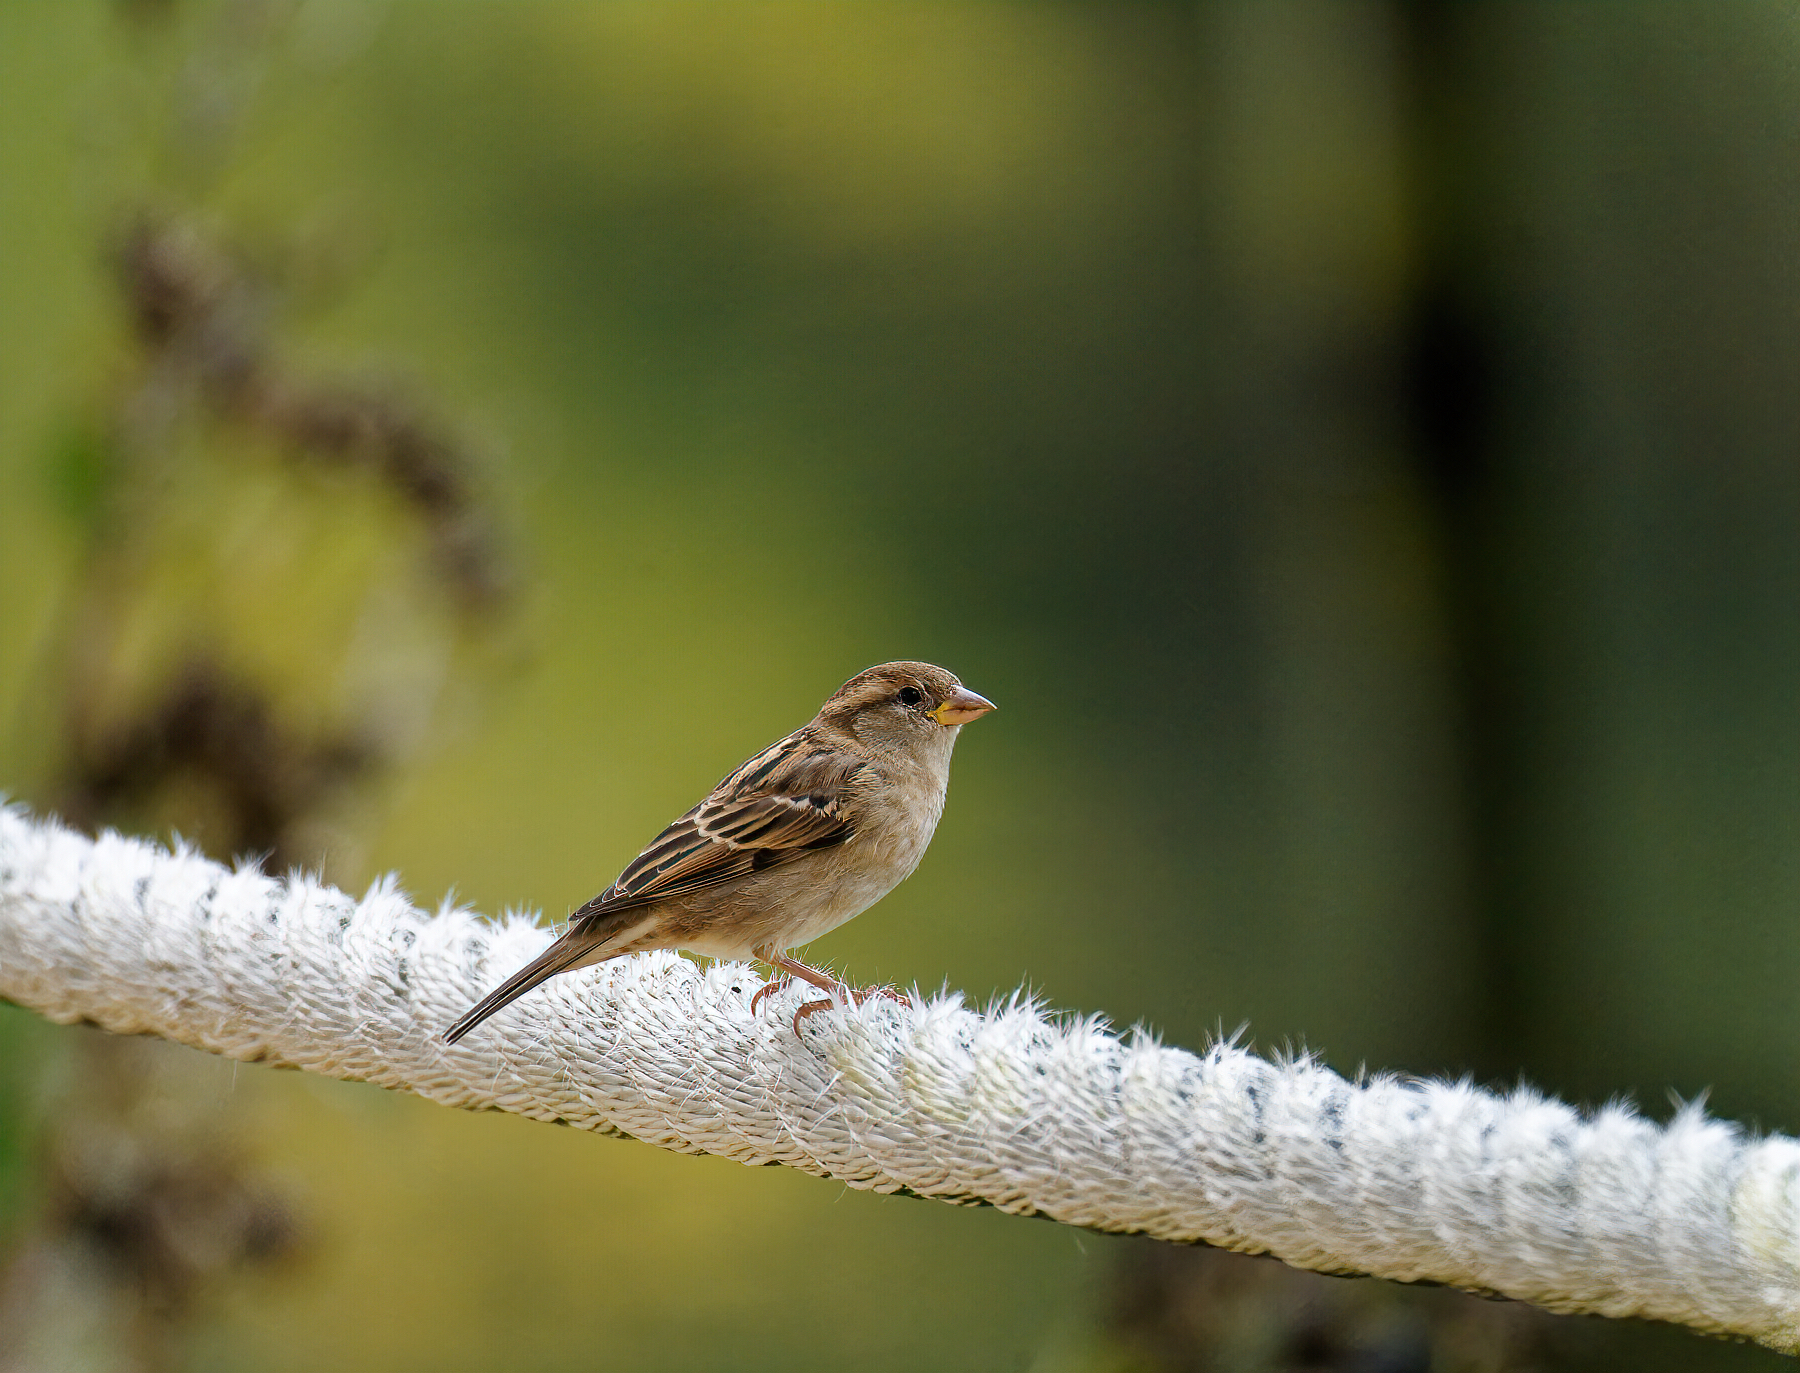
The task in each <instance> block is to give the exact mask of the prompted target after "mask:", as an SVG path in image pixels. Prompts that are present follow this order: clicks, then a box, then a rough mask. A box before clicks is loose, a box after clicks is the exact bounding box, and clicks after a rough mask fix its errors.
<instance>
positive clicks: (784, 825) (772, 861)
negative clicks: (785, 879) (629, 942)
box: [570, 735, 865, 920]
mask: <svg viewBox="0 0 1800 1373" xmlns="http://www.w3.org/2000/svg"><path fill="white" fill-rule="evenodd" d="M864 766H865V764H864V763H863V762H862V760H861V759H858V758H853V757H851V756H850V755H848V754H845V753H841V752H837V751H836V750H832V749H828V748H821V747H820V746H819V745H818V744H816V743H813V742H810V741H808V740H806V739H805V738H804V737H803V736H801V735H790V736H789V737H788V738H786V739H783V740H782V741H781V742H780V743H777V744H773V745H771V746H770V747H769V748H766V749H764V750H763V751H762V752H761V753H759V754H757V755H756V757H754V758H752V759H751V760H750V761H749V762H747V763H745V764H744V765H743V766H742V767H740V768H739V769H738V770H737V771H736V772H734V773H732V774H731V776H729V777H727V778H726V779H725V780H724V781H723V782H721V783H719V785H718V786H717V787H715V788H714V789H713V792H712V795H710V796H708V797H707V798H706V800H704V801H702V802H701V803H700V804H699V805H697V806H695V807H694V809H692V810H691V811H689V812H688V813H687V814H686V815H684V816H682V817H681V818H680V819H679V820H677V821H676V822H675V823H674V824H672V825H670V826H669V827H668V828H667V829H666V830H664V831H663V832H662V833H661V834H659V835H657V836H656V839H655V840H654V841H653V842H652V843H651V844H650V846H649V847H648V848H646V849H645V850H644V851H643V852H642V853H640V854H639V855H638V856H637V857H636V858H634V859H633V860H632V861H631V863H630V865H629V866H627V867H626V869H625V871H624V872H622V873H620V874H619V878H618V880H617V881H616V882H614V883H613V884H612V886H610V887H608V888H607V889H606V890H605V891H603V892H601V893H600V895H598V896H596V897H595V898H594V899H593V900H592V901H590V902H588V903H587V905H585V906H583V907H582V908H581V909H580V910H578V911H576V912H575V913H574V914H573V915H572V916H570V919H571V920H580V919H583V918H584V917H588V916H596V915H603V914H604V915H611V914H613V913H615V912H618V911H622V910H628V909H631V908H633V907H637V906H646V905H649V904H650V903H651V902H653V901H661V900H664V899H666V898H668V897H672V896H682V895H685V894H687V893H689V892H695V891H700V890H703V889H704V888H707V887H715V886H718V885H719V884H720V883H721V882H729V881H731V880H732V879H733V878H737V877H745V876H748V875H749V874H751V873H753V872H763V871H766V870H767V869H769V868H772V867H775V866H776V865H778V864H780V863H785V862H788V861H790V860H791V859H794V858H798V857H800V856H801V855H802V854H804V853H808V852H810V851H812V850H814V849H826V848H830V847H832V846H833V845H835V844H841V843H843V842H844V841H845V840H846V839H848V838H849V837H850V836H851V834H852V833H854V829H853V827H852V825H851V822H850V820H849V818H848V816H847V815H846V813H845V799H846V790H847V788H848V787H849V786H850V784H851V783H852V782H853V781H854V780H855V778H856V775H857V774H858V773H859V772H860V771H862V769H863V767H864Z"/></svg>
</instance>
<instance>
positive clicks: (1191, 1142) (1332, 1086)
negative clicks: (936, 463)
mask: <svg viewBox="0 0 1800 1373" xmlns="http://www.w3.org/2000/svg"><path fill="white" fill-rule="evenodd" d="M548 938H549V936H548V934H547V932H545V931H543V930H541V929H539V928H537V927H535V926H534V925H532V924H531V923H529V922H528V921H526V920H524V919H522V918H518V917H513V918H510V919H508V920H506V921H505V922H503V923H501V924H499V925H490V924H486V923H483V922H481V921H478V920H476V919H475V918H473V917H472V916H471V915H469V914H468V913H466V912H464V911H460V910H445V911H442V912H440V913H439V914H438V915H437V916H435V917H433V916H429V915H426V914H424V913H422V912H421V911H419V910H417V909H416V908H414V907H413V906H412V905H411V903H410V902H408V901H407V900H406V899H405V897H403V896H402V895H400V894H399V893H398V892H397V891H396V890H395V889H394V888H393V886H392V885H391V884H386V883H384V884H378V885H377V886H376V887H374V888H373V889H372V890H371V891H370V892H369V894H368V895H367V896H365V897H364V898H363V899H362V900H361V901H357V900H355V899H353V898H352V897H349V896H346V895H344V894H343V893H342V892H339V891H337V890H335V889H333V888H331V887H327V886H325V885H323V884H322V883H319V882H316V881H312V880H309V879H307V878H305V877H293V878H290V879H288V880H287V881H285V882H284V881H276V880H273V879H271V878H268V877H265V876H263V875H262V874H261V873H259V872H256V871H252V870H247V869H241V868H240V869H238V870H235V871H234V870H231V869H227V868H224V867H221V866H219V865H218V864H216V863H213V862H210V861H208V860H207V859H205V858H202V857H200V856H199V855H197V854H194V853H192V852H189V851H186V850H176V851H174V852H170V851H169V850H167V849H164V848H162V847H160V846H157V845H154V844H149V843H145V842H142V841H139V840H134V839H126V838H121V837H119V836H118V835H112V834H108V835H105V836H103V837H102V838H101V839H99V840H98V841H93V840H89V839H87V838H85V837H83V836H81V835H78V834H75V833H73V832H71V831H69V830H67V829H64V828H62V827H61V826H59V825H56V824H54V823H51V822H46V821H41V820H36V819H33V818H31V817H29V816H27V815H26V814H24V813H23V812H22V811H19V810H17V809H6V810H0V996H4V997H6V998H8V999H10V1000H12V1001H16V1002H18V1003H19V1004H20V1005H23V1006H29V1007H31V1008H33V1009H34V1010H37V1011H39V1012H41V1013H42V1014H44V1015H46V1016H48V1017H50V1018H51V1019H52V1020H57V1021H64V1022H69V1021H82V1020H85V1021H91V1022H93V1023H94V1024H97V1025H100V1026H102V1027H104V1028H106V1029H108V1030H114V1031H118V1032H120V1033H147V1034H156V1035H161V1036H163V1037H164V1038H167V1039H172V1040H176V1041H179V1042H180V1043H183V1044H191V1045H194V1046H195V1047H197V1048H202V1049H207V1050H210V1051H211V1052H213V1053H218V1054H224V1055H226V1056H227V1057H230V1058H236V1059H243V1060H247V1061H253V1062H267V1063H278V1064H284V1065H287V1066H290V1067H295V1068H304V1069H307V1070H309V1071H312V1072H317V1073H325V1074H327V1075H329V1076H332V1077H340V1078H352V1079H357V1080H360V1081H365V1082H376V1083H380V1084H381V1085H382V1086H384V1087H393V1088H399V1089H402V1090H405V1091H410V1092H417V1093H418V1094H419V1095H421V1096H424V1097H428V1098H430V1099H431V1100H433V1101H437V1102H442V1103H443V1104H445V1105H448V1106H459V1107H463V1108H467V1109H498V1110H503V1111H514V1112H517V1113H518V1114H520V1115H527V1116H532V1117H535V1118H537V1119H540V1120H560V1121H566V1122H568V1123H569V1124H571V1125H577V1126H580V1127H581V1128H583V1129H588V1130H596V1131H600V1132H603V1133H616V1134H624V1135H630V1136H632V1137H634V1138H636V1139H641V1140H644V1141H646V1142H648V1143H651V1144H656V1145H659V1146H661V1147H662V1148H665V1149H675V1150H679V1151H682V1152H687V1153H710V1154H721V1155H724V1156H725V1157H727V1158H734V1159H737V1160H738V1161H740V1162H742V1163H748V1164H762V1163H785V1164H787V1165H789V1166H790V1167H794V1168H799V1169H802V1170H804V1171H806V1172H809V1173H813V1174H816V1175H818V1176H821V1177H831V1178H836V1179H838V1180H839V1181H841V1182H844V1183H847V1184H849V1185H850V1186H852V1187H865V1188H871V1189H873V1190H876V1191H882V1192H895V1191H902V1190H905V1191H911V1192H914V1193H917V1194H918V1195H920V1196H925V1197H936V1198H940V1199H942V1200H946V1201H954V1202H964V1203H970V1202H989V1203H992V1204H993V1205H995V1206H998V1207H1001V1208H1002V1209H1004V1210H1008V1211H1013V1212H1018V1213H1022V1214H1033V1213H1035V1214H1039V1215H1044V1216H1049V1217H1052V1218H1054V1219H1056V1220H1059V1221H1063V1222H1065V1223H1067V1224H1070V1225H1080V1226H1087V1227H1089V1228H1092V1229H1096V1230H1113V1231H1138V1232H1142V1233H1144V1234H1148V1235H1154V1236H1156V1237H1158V1238H1161V1239H1165V1240H1177V1241H1204V1242H1205V1243H1208V1244H1214V1245H1221V1246H1223V1247H1225V1248H1229V1249H1239V1250H1245V1251H1250V1252H1266V1253H1270V1254H1274V1255H1276V1256H1278V1257H1280V1258H1282V1259H1285V1260H1286V1261H1287V1262H1288V1263H1291V1264H1294V1265H1296V1266H1298V1267H1301V1268H1313V1269H1319V1270H1322V1271H1327V1272H1357V1273H1371V1274H1376V1275H1379V1276H1382V1277H1388V1278H1395V1279H1399V1280H1401V1281H1418V1280H1426V1281H1431V1282H1439V1283H1447V1284H1451V1285H1454V1286H1457V1287H1465V1288H1471V1289H1476V1290H1480V1291H1487V1292H1497V1293H1503V1294H1505V1295H1506V1296H1509V1297H1517V1298H1519V1299H1521V1300H1524V1301H1530V1302H1535V1303H1537V1304H1539V1305H1541V1306H1546V1307H1550V1308H1551V1309H1553V1310H1557V1311H1570V1312H1587V1313H1591V1314H1597V1315H1603V1316H1645V1317H1652V1318H1655V1319H1658V1320H1665V1321H1672V1322H1676V1323H1679V1324H1682V1325H1688V1326H1692V1327H1694V1328H1695V1329H1698V1330H1706V1331H1713V1332H1717V1333H1719V1334H1728V1335H1738V1336H1746V1337H1749V1338H1751V1339H1755V1340H1758V1341H1760V1342H1762V1343H1764V1344H1767V1345H1770V1346H1772V1347H1774V1348H1777V1349H1782V1350H1786V1351H1788V1352H1796V1351H1800V1143H1797V1142H1796V1141H1794V1140H1791V1139H1787V1138H1784V1137H1780V1136H1775V1137H1771V1138H1766V1139H1760V1140H1752V1139H1748V1138H1746V1137H1745V1136H1744V1135H1743V1134H1742V1133H1741V1132H1740V1131H1739V1130H1738V1129H1736V1128H1735V1127H1733V1126H1731V1125H1728V1124H1723V1123H1721V1122H1718V1121H1712V1120H1708V1119H1706V1118H1705V1117H1704V1116H1703V1115H1702V1113H1701V1112H1700V1111H1699V1110H1698V1109H1697V1108H1689V1109H1687V1110H1684V1111H1682V1112H1681V1113H1680V1114H1679V1115H1678V1116H1677V1117H1676V1118H1675V1120H1674V1121H1673V1122H1672V1123H1670V1124H1669V1125H1668V1126H1666V1127H1664V1126H1657V1125H1654V1124H1652V1123H1650V1122H1648V1121H1646V1120H1643V1119H1640V1118H1639V1117H1638V1116H1636V1115H1634V1114H1633V1113H1632V1112H1631V1111H1629V1110H1627V1109H1625V1108H1623V1107H1619V1106H1609V1107H1607V1108H1606V1109H1604V1110H1602V1111H1599V1112H1598V1113H1595V1114H1593V1115H1590V1116H1582V1115H1579V1114H1577V1113H1576V1112H1575V1111H1573V1110H1571V1109H1570V1108H1569V1107H1567V1106H1564V1105H1561V1104H1560V1103H1557V1102H1554V1101H1548V1100H1545V1099H1544V1098H1542V1097H1540V1096H1538V1095H1536V1094H1534V1093H1531V1092H1529V1091H1524V1090H1521V1091H1517V1092H1514V1093H1512V1094H1510V1095H1508V1096H1505V1097H1500V1096H1495V1095H1493V1094H1491V1093H1488V1092H1484V1091H1480V1090H1478V1089H1476V1088H1474V1087H1471V1086H1469V1085H1468V1084H1466V1083H1443V1082H1424V1081H1416V1080H1412V1079H1405V1078H1399V1077H1392V1076H1377V1077H1374V1078H1371V1079H1369V1080H1367V1081H1362V1082H1350V1081H1347V1080H1345V1079H1344V1078H1342V1077H1339V1076H1338V1075H1337V1074H1335V1073H1332V1072H1330V1071H1329V1070H1327V1069H1325V1068H1322V1067H1320V1066H1318V1065H1317V1064H1316V1063H1313V1062H1311V1061H1308V1060H1300V1061H1294V1062H1281V1063H1271V1062H1268V1061H1265V1060H1263V1059H1260V1058H1257V1057H1256V1056H1254V1055H1252V1054H1250V1053H1247V1052H1245V1051H1244V1050H1242V1049H1239V1048H1236V1047H1234V1046H1232V1045H1230V1044H1216V1045H1214V1046H1213V1047H1212V1048H1211V1049H1209V1050H1207V1051H1206V1052H1205V1053H1203V1054H1192V1053H1186V1052H1183V1051H1182V1050H1179V1049H1170V1048H1165V1047H1163V1046H1161V1045H1159V1044H1156V1043H1154V1042H1151V1041H1150V1040H1148V1039H1147V1038H1143V1037H1138V1038H1134V1039H1132V1040H1129V1041H1121V1040H1120V1039H1118V1038H1115V1037H1114V1036H1113V1035H1111V1034H1109V1033H1107V1032H1106V1030H1105V1029H1104V1028H1103V1027H1102V1026H1101V1025H1100V1024H1098V1023H1097V1022H1095V1021H1092V1020H1077V1021H1052V1020H1048V1019H1046V1018H1045V1017H1044V1016H1043V1015H1042V1014H1041V1013H1040V1012H1039V1011H1038V1010H1037V1009H1036V1008H1035V1007H1034V1006H1031V1005H1028V1004H1024V1003H1022V1002H1017V1001H1015V1002H1014V1003H1013V1004H1010V1005H1007V1006H1004V1007H1001V1008H998V1009H996V1010H993V1011H990V1012H988V1013H987V1014H985V1015H983V1014H978V1013H976V1012H973V1011H969V1010H965V1009H964V1008H963V1007H962V1006H961V1004H960V1003H959V1001H958V1000H957V999H956V998H954V997H938V998H935V999H932V1000H929V1001H924V1000H920V1001H918V1002H916V1003H915V1004H914V1005H913V1006H911V1007H908V1006H904V1005H898V1004H895V1003H893V1002H891V1001H887V1000H883V999H873V1000H871V1001H869V1002H868V1003H867V1004H865V1005H863V1006H860V1007H844V1008H841V1009H837V1010H834V1011H831V1012H827V1013H822V1014H819V1015H815V1016H812V1017H811V1018H809V1019H808V1020H807V1021H805V1022H804V1028H803V1032H802V1033H801V1034H800V1035H799V1036H796V1035H795V1033H794V1031H793V1029H792V1028H790V1025H789V1018H790V1017H791V1015H792V1014H793V1011H794V1008H795V1006H796V1005H797V1004H798V1001H799V1000H800V999H801V997H802V994H803V992H804V991H805V990H806V989H790V990H787V991H783V992H778V993H776V994H775V995H773V996H771V997H769V998H767V999H766V1004H765V1005H763V1006H762V1007H761V1008H760V1011H759V1013H758V1014H756V1015H752V1014H751V1011H750V1001H751V997H752V995H753V994H754V993H755V992H756V990H757V989H758V988H759V987H760V986H761V985H762V984H761V981H760V979H759V978H758V977H757V976H756V974H755V973H754V972H753V971H752V970H751V969H750V968H748V967H745V966H742V965H738V964H725V965H718V966H714V967H711V968H701V967H698V966H696V965H695V964H693V963H690V962H688V961H687V960H685V959H682V958H679V957H677V956H675V955H673V954H645V955H640V956H638V957H634V958H626V959H620V960H618V961H616V962H613V963H608V964H604V965H602V966H600V967H598V968H594V969H590V970H588V971H586V972H583V973H577V974H572V975H569V976H565V977H561V978H557V979H555V980H554V981H553V982H551V983H550V984H548V985H547V986H546V987H544V988H542V989H541V990H539V991H537V992H534V993H533V994H532V995H530V996H528V997H526V998H524V999H523V1000H521V1001H520V1002H518V1003H517V1004H515V1005H514V1006H512V1007H510V1008H508V1009H507V1010H506V1011H504V1012H502V1013H501V1014H499V1015H498V1016H496V1017H494V1019H493V1020H491V1021H489V1022H488V1023H487V1024H486V1025H484V1026H482V1027H481V1028H480V1029H478V1030H476V1031H475V1032H474V1033H473V1034H471V1035H470V1036H469V1037H468V1038H467V1039H466V1040H464V1041H462V1042H461V1043H459V1044H457V1045H455V1046H454V1047H449V1046H446V1045H445V1044H443V1043H442V1042H441V1041H440V1040H439V1039H438V1038H437V1035H438V1032H439V1031H440V1030H441V1029H442V1028H443V1027H444V1026H445V1025H448V1024H449V1023H450V1022H451V1020H453V1019H454V1018H455V1017H456V1015H457V1014H458V1013H459V1012H461V1011H462V1010H463V1009H464V1008H465V1007H467V1006H468V1005H469V1004H470V1003H471V1002H472V1001H473V1000H475V999H476V997H478V996H479V995H480V994H481V993H482V992H483V991H484V990H486V989H487V988H488V987H490V986H492V985H493V984H494V983H495V982H497V981H498V980H499V979H500V978H501V977H503V976H504V975H505V974H507V973H510V972H511V971H513V970H514V969H515V968H517V967H519V966H520V965H522V964H523V963H525V962H526V961H527V960H528V959H530V958H531V957H533V956H534V955H535V954H537V953H539V952H540V951H541V950H542V949H543V948H544V946H545V944H546V943H547V941H548Z"/></svg>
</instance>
